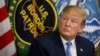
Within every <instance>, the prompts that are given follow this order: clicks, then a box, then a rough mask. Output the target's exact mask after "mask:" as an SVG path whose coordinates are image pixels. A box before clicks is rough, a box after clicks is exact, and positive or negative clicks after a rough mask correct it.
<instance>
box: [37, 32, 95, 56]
mask: <svg viewBox="0 0 100 56" xmlns="http://www.w3.org/2000/svg"><path fill="white" fill-rule="evenodd" d="M36 41H37V43H38V46H39V51H41V52H42V53H41V55H43V56H65V51H64V47H63V44H62V41H61V38H60V36H59V33H58V32H53V33H49V34H45V35H43V36H41V37H38V38H37V39H36ZM75 42H76V50H77V56H94V45H93V43H92V42H90V41H89V40H87V39H85V38H83V37H80V36H77V37H76V39H75Z"/></svg>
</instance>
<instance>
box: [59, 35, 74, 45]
mask: <svg viewBox="0 0 100 56" xmlns="http://www.w3.org/2000/svg"><path fill="white" fill-rule="evenodd" d="M60 37H61V40H62V43H63V45H65V44H66V43H67V42H68V41H67V40H65V39H64V38H63V37H62V36H61V35H60ZM70 42H71V43H72V46H73V45H75V39H72V40H71V41H70Z"/></svg>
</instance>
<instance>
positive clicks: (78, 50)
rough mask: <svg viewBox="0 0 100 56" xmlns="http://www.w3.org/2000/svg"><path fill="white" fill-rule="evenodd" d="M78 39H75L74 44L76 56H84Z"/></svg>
mask: <svg viewBox="0 0 100 56" xmlns="http://www.w3.org/2000/svg"><path fill="white" fill-rule="evenodd" d="M79 38H80V37H76V39H75V42H76V50H77V56H84V54H83V52H84V48H83V45H82V43H81V40H79Z"/></svg>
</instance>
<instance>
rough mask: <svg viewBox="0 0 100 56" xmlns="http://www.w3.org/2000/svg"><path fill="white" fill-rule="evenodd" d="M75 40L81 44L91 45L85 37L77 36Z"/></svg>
mask: <svg viewBox="0 0 100 56" xmlns="http://www.w3.org/2000/svg"><path fill="white" fill-rule="evenodd" d="M77 39H78V41H80V42H82V43H83V44H87V45H93V42H92V41H90V40H88V39H87V38H85V37H81V36H78V37H77Z"/></svg>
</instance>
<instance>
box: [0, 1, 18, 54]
mask: <svg viewBox="0 0 100 56" xmlns="http://www.w3.org/2000/svg"><path fill="white" fill-rule="evenodd" d="M4 1H5V0H0V56H17V55H16V48H15V43H14V39H13V38H14V36H13V32H12V29H11V25H10V20H9V16H8V13H7V8H6V5H5V2H4Z"/></svg>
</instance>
